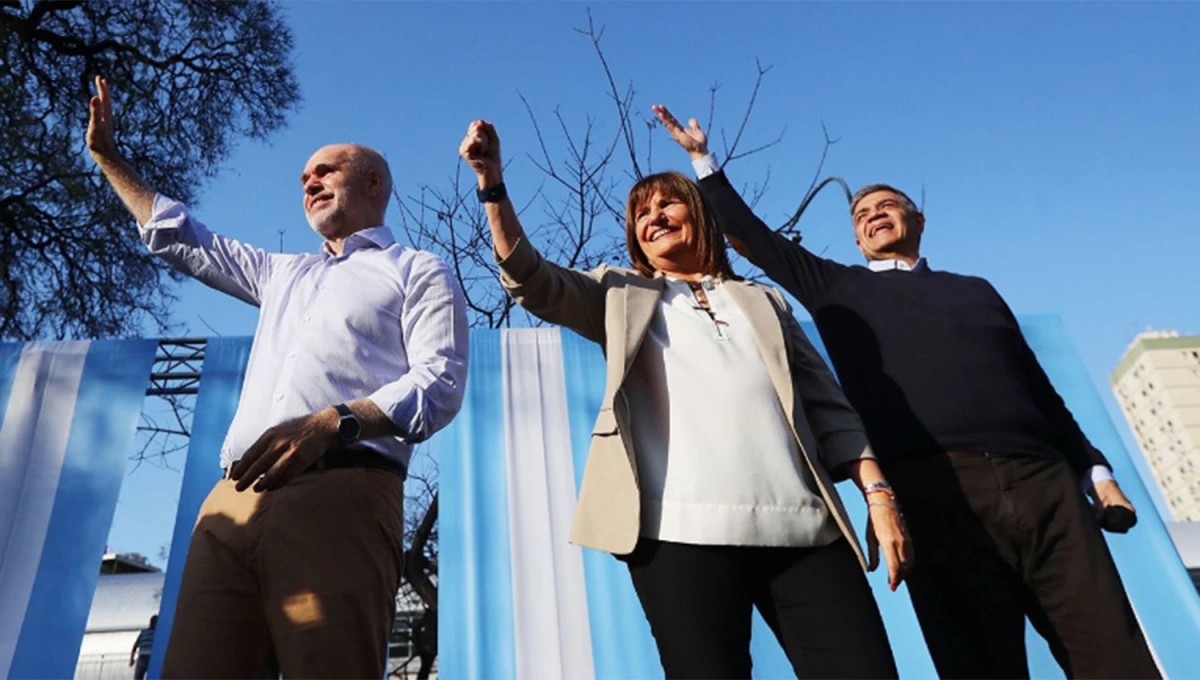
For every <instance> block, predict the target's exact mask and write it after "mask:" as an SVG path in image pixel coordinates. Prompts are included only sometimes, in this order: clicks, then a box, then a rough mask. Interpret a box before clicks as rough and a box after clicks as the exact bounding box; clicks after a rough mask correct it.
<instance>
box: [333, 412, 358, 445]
mask: <svg viewBox="0 0 1200 680" xmlns="http://www.w3.org/2000/svg"><path fill="white" fill-rule="evenodd" d="M358 431H359V427H358V420H357V419H356V418H355V417H354V416H342V419H341V420H339V421H338V434H339V435H341V437H342V441H347V442H352V441H355V440H357V439H358Z"/></svg>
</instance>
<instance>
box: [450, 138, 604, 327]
mask: <svg viewBox="0 0 1200 680" xmlns="http://www.w3.org/2000/svg"><path fill="white" fill-rule="evenodd" d="M458 151H459V155H460V156H462V158H463V160H465V161H466V162H467V165H469V166H470V167H471V169H472V170H474V171H475V176H476V179H477V181H478V184H479V189H480V190H481V192H491V193H492V195H491V196H490V197H489V198H488V200H486V201H485V202H484V210H486V212H487V218H488V226H489V228H490V229H491V232H492V243H493V248H494V251H495V256H496V263H497V264H498V265H499V266H500V283H501V285H502V286H504V289H505V291H507V292H508V294H509V295H511V296H512V298H513V299H514V300H516V301H517V304H519V305H521V306H522V307H524V308H525V309H527V310H528V311H529V313H530V314H533V315H534V316H536V317H538V318H540V319H542V320H544V321H548V322H550V323H553V324H559V325H562V326H566V327H568V328H570V329H572V330H574V331H576V332H578V333H579V334H580V335H582V336H584V337H585V338H588V339H589V340H592V341H594V342H599V343H603V342H604V309H605V289H604V285H603V284H602V283H601V279H602V278H603V276H604V272H605V267H603V266H602V267H600V268H598V269H596V270H595V271H593V272H588V273H584V272H579V271H575V270H573V269H567V268H565V267H560V266H558V265H556V264H554V263H552V262H548V261H546V259H545V258H543V257H542V256H541V254H540V253H538V252H537V250H536V249H535V248H534V247H533V245H532V244H531V243H530V242H529V237H528V236H527V235H526V234H525V231H524V229H522V228H521V222H520V220H519V219H518V218H517V211H516V209H515V208H514V207H513V204H512V201H511V200H509V198H508V193H507V189H506V188H505V186H504V167H503V165H502V164H501V162H500V137H499V136H498V135H497V134H496V128H495V127H493V126H492V124H491V123H488V122H486V121H482V120H477V121H475V122H473V123H471V125H470V127H469V128H467V135H466V137H464V138H463V141H462V144H461V145H460V146H459V150H458Z"/></svg>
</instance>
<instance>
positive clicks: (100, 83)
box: [87, 76, 117, 161]
mask: <svg viewBox="0 0 1200 680" xmlns="http://www.w3.org/2000/svg"><path fill="white" fill-rule="evenodd" d="M89 108H90V113H91V117H90V118H89V120H88V129H87V147H88V151H89V152H91V154H92V158H93V159H95V160H97V161H99V160H101V159H112V158H115V157H116V156H117V142H116V139H115V138H114V137H113V118H112V98H111V97H110V96H109V92H108V81H107V80H105V79H104V78H101V77H100V76H96V96H94V97H92V100H91V102H90V104H89Z"/></svg>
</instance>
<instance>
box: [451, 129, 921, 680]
mask: <svg viewBox="0 0 1200 680" xmlns="http://www.w3.org/2000/svg"><path fill="white" fill-rule="evenodd" d="M459 151H460V154H461V155H462V157H463V158H464V159H465V160H466V161H467V163H468V164H469V165H470V166H471V168H472V169H473V170H474V171H475V173H476V176H477V179H478V182H479V198H480V200H481V201H483V203H484V205H485V207H486V211H487V216H488V222H489V224H490V227H491V232H492V237H493V240H494V247H495V255H496V258H497V261H498V263H499V266H500V272H501V282H502V284H503V286H504V288H505V290H506V291H507V292H508V293H509V294H510V295H511V296H512V297H513V299H514V300H516V301H517V302H518V303H519V304H520V305H522V306H523V307H524V308H525V309H527V310H529V312H530V313H532V314H534V315H535V316H538V317H539V318H541V319H544V320H546V321H548V322H550V323H555V324H561V325H563V326H567V327H568V328H571V329H572V330H575V331H576V332H578V333H579V334H581V335H582V336H583V337H585V338H588V339H589V340H592V341H594V342H596V343H599V344H600V345H602V346H603V347H604V349H605V356H606V357H607V361H608V372H607V375H608V378H607V385H606V389H605V393H604V397H603V401H602V407H601V410H600V413H599V414H598V416H597V418H596V424H595V426H594V427H593V430H592V444H591V449H590V451H589V454H588V461H587V466H586V471H585V473H584V478H583V482H582V484H581V486H580V490H579V501H578V506H577V509H576V514H575V520H574V524H573V527H572V531H571V542H572V543H575V544H578V545H581V546H585V547H589V548H593V549H596V550H602V551H605V552H609V553H612V554H614V555H616V556H617V557H618V558H619V559H621V560H623V561H624V562H625V563H626V564H627V565H628V568H629V572H630V575H631V577H632V579H633V585H634V588H635V590H636V591H637V594H638V598H639V599H640V601H641V604H642V608H643V610H644V611H645V614H646V618H647V620H648V621H649V623H650V628H651V631H652V632H653V634H654V638H655V642H656V643H657V646H658V652H659V658H660V660H661V661H662V664H663V668H664V670H665V671H666V675H667V677H671V678H677V677H686V678H701V677H714V678H747V677H750V667H751V661H750V628H751V625H750V624H751V614H752V611H753V608H755V607H757V608H758V610H759V612H760V613H761V614H762V615H763V618H764V619H765V620H766V622H767V624H768V625H769V626H770V627H771V629H772V630H773V631H774V633H775V635H776V637H777V638H778V640H779V642H780V644H781V645H782V646H783V648H784V651H785V652H786V653H787V656H788V659H789V660H790V661H791V663H792V666H793V668H794V669H795V671H796V673H797V675H799V676H804V677H820V678H841V677H872V678H882V677H896V666H895V662H894V660H893V658H892V654H891V650H890V648H889V646H888V642H887V634H886V632H885V631H884V628H883V622H882V620H881V618H880V616H879V610H878V608H877V607H876V604H875V600H874V598H873V597H872V595H871V591H870V587H869V586H868V584H867V581H866V578H865V576H864V575H863V573H862V567H864V566H867V560H866V559H865V558H864V555H863V552H862V550H861V548H860V547H859V544H858V539H857V538H856V537H855V534H854V530H853V528H852V527H851V525H850V520H849V518H848V517H847V515H846V512H845V510H844V508H843V507H842V504H841V501H840V499H839V498H838V495H837V491H836V490H835V489H834V486H833V481H834V480H835V479H838V478H845V477H849V478H851V479H853V480H854V482H855V483H856V484H857V485H858V486H859V487H860V488H861V489H862V490H863V492H864V496H865V498H866V502H867V504H868V506H869V515H870V521H869V523H868V552H870V553H871V560H870V565H869V566H870V568H874V567H875V566H877V564H878V551H879V549H880V548H882V549H883V553H884V559H885V560H886V562H887V565H888V576H889V583H890V584H891V586H892V588H893V589H894V588H895V587H896V585H897V584H899V582H900V581H901V580H902V579H903V578H904V575H905V574H906V573H907V570H908V569H909V567H910V565H911V563H912V555H911V549H910V547H909V542H908V539H907V537H906V534H905V530H904V523H903V519H902V518H901V516H900V514H899V512H898V510H897V506H896V502H895V498H894V496H893V495H892V492H891V487H890V486H889V485H888V484H887V482H886V481H885V480H884V477H883V475H882V473H881V472H880V471H879V467H878V465H876V463H875V460H874V455H873V454H872V453H871V450H870V447H869V446H868V445H867V439H866V436H865V434H864V433H863V429H862V423H861V422H860V421H859V418H858V415H857V414H856V413H855V412H854V411H853V410H852V409H851V408H850V407H849V405H848V404H847V403H846V399H845V396H844V395H843V394H842V392H841V389H840V388H839V387H838V385H837V383H836V382H835V381H834V379H833V375H832V374H831V373H830V371H829V369H828V368H827V367H826V366H825V363H824V362H823V361H822V360H821V358H820V356H819V355H818V354H817V352H816V350H815V349H814V348H813V347H812V345H811V344H810V343H809V341H808V339H807V338H806V337H805V336H804V333H803V331H801V329H800V326H799V324H798V323H797V322H796V320H795V319H794V318H793V317H792V314H791V310H790V308H789V307H788V305H787V303H786V302H785V301H784V299H783V297H782V296H781V295H780V294H779V293H778V291H776V290H774V289H771V288H767V287H763V286H759V285H756V284H753V283H750V282H747V281H743V280H741V279H740V278H739V277H738V276H737V275H736V274H734V272H733V270H732V268H731V267H730V265H729V260H728V257H727V255H726V250H725V242H724V241H723V240H722V238H721V236H720V232H719V231H718V230H717V228H716V225H715V224H714V223H713V221H712V213H711V212H710V211H709V210H708V209H707V207H706V206H705V204H704V201H703V199H702V198H701V196H700V193H699V191H698V190H697V188H696V185H695V184H693V183H692V182H691V181H690V180H688V179H687V178H686V177H684V176H683V175H680V174H677V173H661V174H657V175H652V176H650V177H647V178H645V179H643V180H641V181H639V182H638V183H637V184H636V185H635V186H634V187H633V189H632V190H631V191H630V194H629V199H628V201H627V205H626V220H625V222H626V228H625V239H626V243H627V245H628V248H629V256H630V260H631V261H632V264H633V269H625V268H618V267H610V266H607V265H601V266H600V267H598V268H596V269H595V270H593V271H590V272H580V271H574V270H570V269H566V268H563V267H559V266H557V265H554V264H552V263H550V262H547V261H546V260H545V259H543V258H542V257H541V255H539V254H538V252H537V251H536V250H534V247H533V246H532V245H531V244H530V242H529V239H528V238H527V237H526V235H525V233H524V232H523V230H522V229H521V225H520V222H519V221H518V219H517V214H516V211H515V210H514V209H513V206H512V203H511V202H510V201H509V200H508V198H507V190H506V188H505V186H504V183H503V177H502V169H501V168H502V166H501V163H500V140H499V138H498V137H497V135H496V131H495V129H494V128H493V127H492V126H491V125H490V124H488V123H486V122H484V121H476V122H474V123H472V124H471V126H470V128H469V129H468V131H467V135H466V138H465V139H464V140H463V143H462V146H461V147H460V150H459Z"/></svg>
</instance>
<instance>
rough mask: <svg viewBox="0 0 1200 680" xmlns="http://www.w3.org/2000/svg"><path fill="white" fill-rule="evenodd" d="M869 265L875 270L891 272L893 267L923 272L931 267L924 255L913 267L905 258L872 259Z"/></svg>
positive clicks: (900, 269) (905, 270)
mask: <svg viewBox="0 0 1200 680" xmlns="http://www.w3.org/2000/svg"><path fill="white" fill-rule="evenodd" d="M867 267H869V268H870V270H871V271H873V272H890V271H892V270H893V269H895V270H899V271H902V272H923V271H927V270H928V269H929V263H928V262H926V261H925V258H923V257H922V258H918V259H917V263H916V264H915V265H913V266H911V267H910V266H908V263H907V262H905V261H904V260H871V261H870V262H868V263H867Z"/></svg>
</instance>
